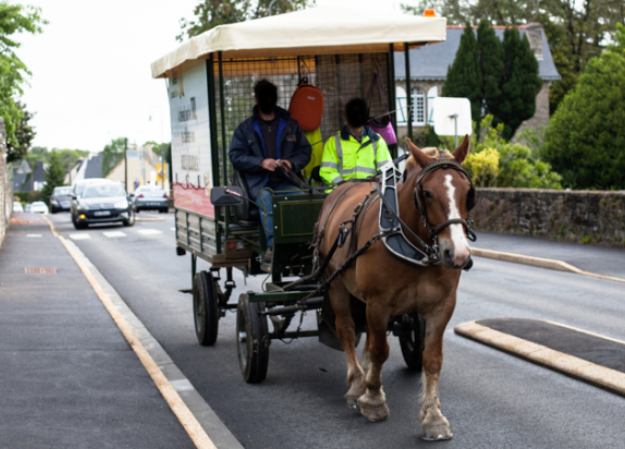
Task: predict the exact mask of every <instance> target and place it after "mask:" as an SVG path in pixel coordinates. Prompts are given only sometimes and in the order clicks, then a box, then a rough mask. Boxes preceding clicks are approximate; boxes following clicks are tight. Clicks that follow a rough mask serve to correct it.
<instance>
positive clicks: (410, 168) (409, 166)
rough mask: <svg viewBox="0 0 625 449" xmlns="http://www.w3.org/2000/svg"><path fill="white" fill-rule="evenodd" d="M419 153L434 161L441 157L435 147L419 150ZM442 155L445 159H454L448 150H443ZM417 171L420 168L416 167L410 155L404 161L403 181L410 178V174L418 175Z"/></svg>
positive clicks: (415, 162)
mask: <svg viewBox="0 0 625 449" xmlns="http://www.w3.org/2000/svg"><path fill="white" fill-rule="evenodd" d="M421 151H423V152H424V153H425V154H426V155H427V156H430V157H433V158H434V159H438V158H440V157H441V154H440V152H439V151H438V148H436V147H426V148H421ZM443 154H444V156H445V157H446V158H453V157H454V156H453V155H452V154H451V152H450V151H449V150H443ZM416 169H418V170H416ZM419 171H420V168H419V167H418V166H417V161H415V159H414V157H412V155H410V156H409V157H408V159H406V169H405V171H404V179H408V176H410V175H411V174H412V172H415V173H418V172H419Z"/></svg>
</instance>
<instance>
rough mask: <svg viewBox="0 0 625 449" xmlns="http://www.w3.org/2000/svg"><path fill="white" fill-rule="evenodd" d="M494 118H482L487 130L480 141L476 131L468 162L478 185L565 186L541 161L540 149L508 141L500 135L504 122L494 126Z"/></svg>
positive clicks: (557, 187)
mask: <svg viewBox="0 0 625 449" xmlns="http://www.w3.org/2000/svg"><path fill="white" fill-rule="evenodd" d="M492 120H493V118H492V116H490V115H487V116H486V117H485V118H484V120H482V123H481V128H482V129H483V130H487V131H486V133H485V135H484V138H483V141H482V142H479V143H477V142H476V140H477V138H476V134H475V133H473V136H472V138H471V153H469V156H468V158H467V162H466V163H465V168H466V169H467V171H468V172H469V174H471V176H472V177H473V178H474V182H475V184H476V185H477V186H480V187H486V186H488V187H526V188H542V189H561V188H562V185H561V184H560V182H561V180H562V177H561V176H560V175H559V174H558V173H556V172H554V171H552V169H551V165H549V164H548V163H547V162H544V161H542V160H540V154H538V152H537V151H533V150H532V149H531V148H529V147H528V146H525V145H522V144H520V143H510V142H507V141H506V140H505V139H504V138H503V137H502V136H501V135H502V133H503V130H504V125H503V124H502V123H500V124H499V125H497V127H494V128H493V127H491V122H492ZM482 153H483V154H482ZM495 153H496V155H495Z"/></svg>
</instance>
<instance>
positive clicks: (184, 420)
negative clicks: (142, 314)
mask: <svg viewBox="0 0 625 449" xmlns="http://www.w3.org/2000/svg"><path fill="white" fill-rule="evenodd" d="M43 218H44V219H45V221H46V222H47V223H48V226H49V227H50V230H51V231H52V234H53V235H54V236H55V237H56V238H57V239H58V240H59V241H60V242H61V243H62V244H63V246H64V247H65V249H66V250H67V252H68V253H69V254H70V256H71V257H72V259H73V260H74V262H76V265H78V268H80V270H81V271H82V273H83V275H84V276H85V277H86V278H87V281H88V282H89V284H90V285H91V288H93V290H94V291H95V293H96V295H97V296H98V298H99V299H100V301H101V302H102V304H103V305H104V307H105V308H106V310H107V311H108V313H109V315H110V316H111V318H112V319H113V321H114V322H115V324H116V325H117V327H118V328H119V330H120V331H121V333H122V335H124V337H125V338H126V341H127V342H128V344H129V345H130V346H131V348H132V350H133V351H134V352H135V354H136V356H137V357H138V358H139V360H140V361H141V363H142V365H143V366H144V368H145V369H146V371H147V372H148V374H149V375H150V377H151V378H152V381H153V382H154V384H155V385H156V387H157V388H158V389H159V391H160V392H161V394H162V396H163V398H164V399H165V401H166V402H167V404H168V405H169V407H170V409H171V410H172V412H173V413H174V415H176V417H177V418H178V421H180V424H182V427H183V428H184V429H185V431H186V432H187V434H188V435H189V437H190V438H191V441H193V443H194V444H195V446H196V447H197V448H198V449H218V447H217V445H216V444H215V443H214V442H213V440H212V439H211V438H210V437H209V436H208V433H207V432H206V430H205V428H204V427H205V426H203V425H202V424H200V422H199V421H198V419H197V417H196V416H195V413H194V412H192V411H191V409H190V408H189V406H188V405H187V404H186V402H185V401H184V399H183V398H182V397H181V396H180V394H179V393H178V391H177V389H176V387H174V386H173V385H172V383H171V381H170V379H169V378H168V376H167V374H166V373H165V372H164V371H163V369H162V368H161V366H162V367H167V368H169V370H171V371H175V372H176V373H175V374H176V377H177V379H176V380H175V381H174V382H176V383H177V384H178V385H179V389H181V390H182V391H185V392H186V393H187V394H186V396H192V397H193V399H194V400H195V401H196V402H198V403H199V402H203V404H200V408H201V409H202V410H199V411H197V412H198V413H206V414H209V415H211V418H212V421H211V422H208V423H207V426H206V427H210V428H213V429H215V430H216V431H217V432H219V433H221V434H223V435H222V439H223V440H226V441H225V444H223V445H222V444H220V446H219V447H220V448H223V449H225V448H227V449H243V446H242V445H241V443H240V442H239V441H238V440H237V439H236V437H234V435H232V433H231V432H230V431H229V430H228V429H227V427H226V426H225V424H223V422H221V420H220V419H219V417H218V416H217V415H216V414H215V412H214V411H213V410H212V409H211V408H210V406H209V405H208V403H206V401H204V400H203V398H201V396H200V395H199V393H198V392H197V390H195V388H194V387H193V385H192V384H191V382H190V381H189V380H188V379H187V378H186V376H184V374H182V372H181V371H180V370H179V369H178V367H177V366H176V365H175V364H174V363H173V361H171V359H170V358H169V356H168V355H167V353H166V352H165V350H164V349H162V347H160V344H159V343H158V341H157V340H156V339H155V338H154V337H152V334H151V333H150V332H149V331H148V329H147V328H146V327H145V326H144V325H143V323H141V321H140V320H139V318H138V317H137V316H136V315H135V314H134V313H133V312H132V310H130V308H129V307H128V305H127V304H126V303H125V302H124V300H123V299H122V298H121V296H119V294H117V292H116V291H115V289H114V288H113V286H112V285H110V284H109V283H108V282H107V281H106V279H104V276H102V274H101V273H100V272H99V270H98V269H97V268H96V267H95V265H93V263H91V261H90V260H89V258H88V257H87V256H85V254H84V253H83V252H82V251H81V250H80V248H78V247H77V246H76V245H75V244H74V243H73V242H71V241H68V240H67V239H65V238H64V237H63V236H61V235H59V234H58V233H57V232H56V230H55V228H54V224H53V223H52V222H51V221H50V220H49V219H48V218H47V217H45V216H44V217H43ZM96 277H100V278H101V280H100V281H98V280H97V279H96ZM103 284H104V285H103ZM107 290H108V292H110V293H107ZM109 294H114V295H115V296H117V298H116V299H117V301H118V302H120V303H121V304H123V305H124V306H125V308H126V309H127V310H126V311H125V312H124V313H122V312H121V311H120V310H119V308H118V306H117V305H116V304H115V302H114V301H113V300H112V299H111V298H110V296H109ZM124 315H126V317H129V318H130V319H131V321H134V322H135V323H138V324H139V326H134V327H135V329H136V330H140V331H141V334H143V336H142V338H139V337H138V336H137V334H136V333H135V329H133V326H132V325H131V324H130V323H129V322H128V320H127V319H126V317H124ZM143 341H146V342H149V343H151V344H152V346H153V350H154V349H159V348H160V350H161V351H162V353H164V354H165V355H166V359H167V360H165V363H161V366H159V364H158V363H157V362H156V361H155V360H154V358H153V357H152V355H151V354H150V351H149V350H148V349H147V348H146V347H145V346H144V344H143ZM172 368H173V369H172ZM191 390H192V393H195V394H189V393H188V392H189V391H191ZM204 404H205V405H204ZM215 421H217V422H215ZM228 440H229V441H228Z"/></svg>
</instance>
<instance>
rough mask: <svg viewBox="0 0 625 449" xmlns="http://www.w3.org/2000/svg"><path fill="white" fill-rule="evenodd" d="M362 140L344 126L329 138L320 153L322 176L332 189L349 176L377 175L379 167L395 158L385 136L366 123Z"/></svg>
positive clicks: (348, 178) (356, 177)
mask: <svg viewBox="0 0 625 449" xmlns="http://www.w3.org/2000/svg"><path fill="white" fill-rule="evenodd" d="M361 140H362V142H358V141H357V140H356V138H355V137H354V136H353V135H352V134H351V133H350V132H349V130H348V129H347V127H344V128H343V129H342V130H341V132H339V133H337V134H335V135H334V136H332V137H330V138H329V139H328V141H327V142H326V144H325V146H324V147H323V154H322V156H321V169H320V171H319V173H320V175H321V179H323V181H324V182H325V183H326V184H327V185H328V186H330V187H331V188H334V187H336V186H337V185H339V184H340V183H341V182H343V181H347V180H350V179H363V178H368V177H371V176H374V175H375V174H376V173H377V172H378V169H379V168H380V167H382V166H383V165H384V164H385V163H386V162H388V161H390V160H392V159H391V155H390V153H389V151H388V146H387V145H386V142H385V141H384V139H382V138H381V137H380V135H379V134H376V133H375V132H374V131H373V130H372V129H371V128H369V127H368V126H365V128H364V130H363V137H362V139H361Z"/></svg>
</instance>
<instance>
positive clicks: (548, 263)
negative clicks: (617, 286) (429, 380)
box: [471, 247, 625, 282]
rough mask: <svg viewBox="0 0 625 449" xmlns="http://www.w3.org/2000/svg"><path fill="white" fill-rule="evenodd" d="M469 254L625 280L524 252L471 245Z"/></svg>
mask: <svg viewBox="0 0 625 449" xmlns="http://www.w3.org/2000/svg"><path fill="white" fill-rule="evenodd" d="M471 254H472V255H473V256H476V257H484V258H487V259H495V260H501V261H503V262H512V263H518V264H521V265H529V266H532V267H538V268H547V269H550V270H558V271H566V272H568V273H575V274H581V275H583V276H590V277H594V278H598V279H606V280H609V281H616V282H625V279H623V278H617V277H614V276H607V275H605V274H599V273H593V272H591V271H585V270H582V269H580V268H577V267H576V266H573V265H571V264H570V263H568V262H564V261H563V260H558V259H547V258H544V257H535V256H526V255H524V254H516V253H505V252H502V251H494V250H492V249H483V248H475V247H471Z"/></svg>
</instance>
